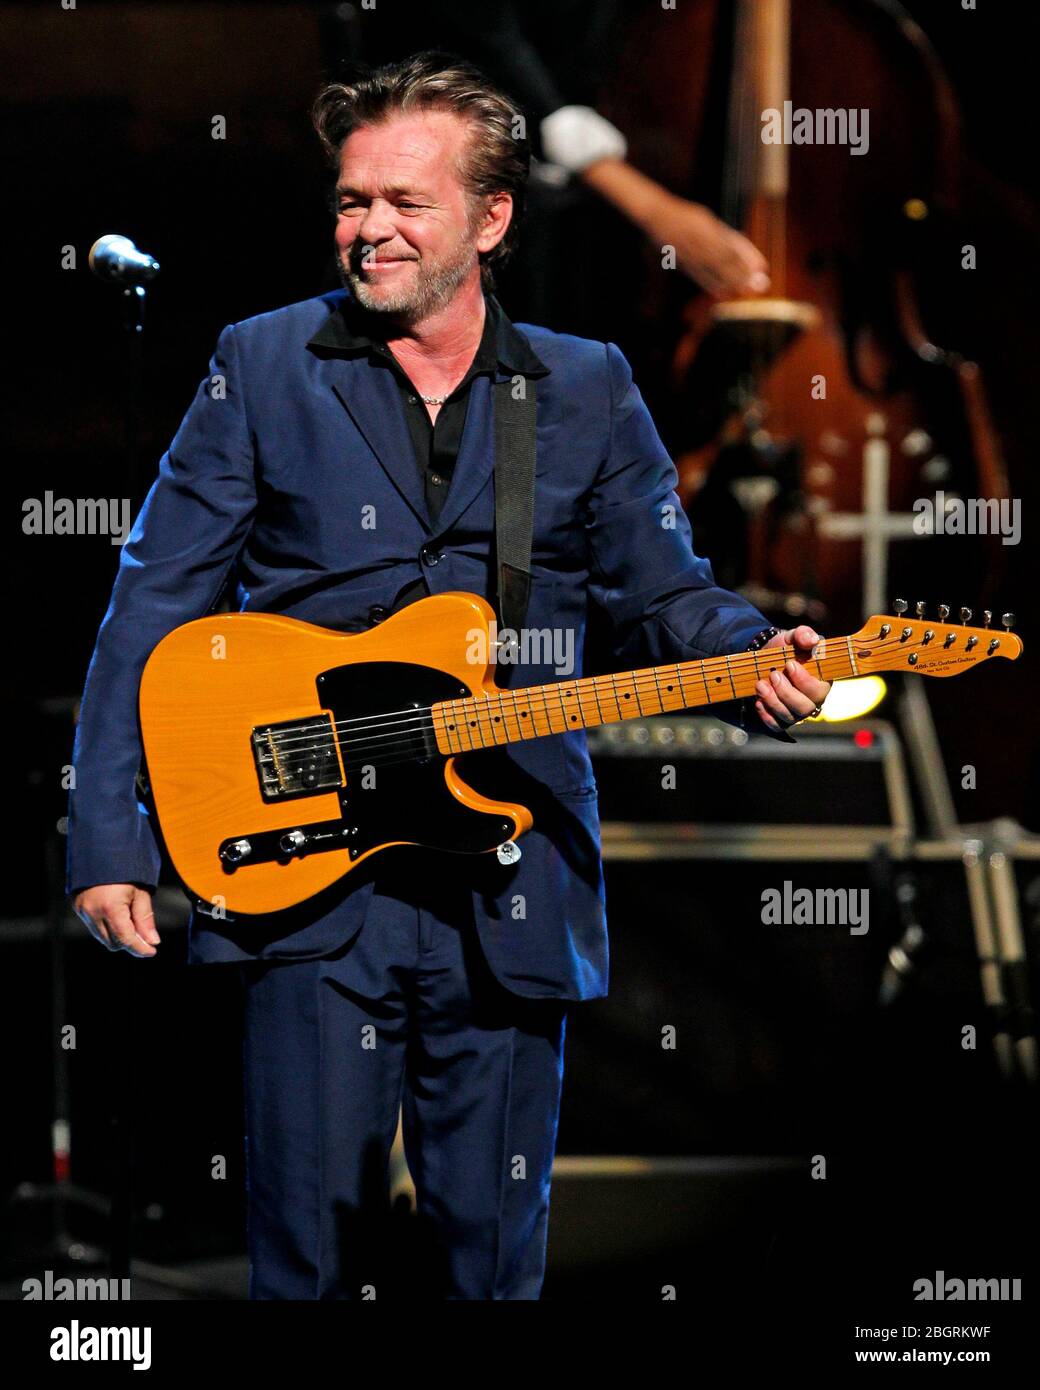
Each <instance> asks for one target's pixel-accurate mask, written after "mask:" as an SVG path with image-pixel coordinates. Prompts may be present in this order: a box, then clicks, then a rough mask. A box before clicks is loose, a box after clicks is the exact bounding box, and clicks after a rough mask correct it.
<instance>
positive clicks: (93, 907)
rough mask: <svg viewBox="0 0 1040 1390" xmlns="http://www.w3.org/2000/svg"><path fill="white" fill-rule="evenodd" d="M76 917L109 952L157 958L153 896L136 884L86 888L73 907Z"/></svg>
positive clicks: (78, 895) (98, 884)
mask: <svg viewBox="0 0 1040 1390" xmlns="http://www.w3.org/2000/svg"><path fill="white" fill-rule="evenodd" d="M72 906H73V908H74V909H75V912H76V916H77V917H79V918H80V919H81V920H82V921H84V922H86V924H87V926H88V927H89V928H90V934H91V936H96V937H97V939H98V940H99V941H100V942H101V944H102V945H103V946H107V947H108V949H109V950H110V951H129V952H130V954H131V955H132V956H154V955H155V948H156V946H158V945H159V933H158V932H157V931H156V929H155V914H154V912H153V911H152V895H151V893H149V892H148V890H147V889H146V888H138V887H137V885H136V884H135V883H97V884H95V885H94V887H93V888H84V889H83V891H82V893H78V894H77V895H76V898H75V900H74V902H73V904H72Z"/></svg>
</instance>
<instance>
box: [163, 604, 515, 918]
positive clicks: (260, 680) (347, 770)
mask: <svg viewBox="0 0 1040 1390" xmlns="http://www.w3.org/2000/svg"><path fill="white" fill-rule="evenodd" d="M493 617H494V614H493V611H492V609H491V608H490V606H489V605H488V604H487V603H486V602H485V601H484V600H483V599H481V598H480V597H479V596H477V595H474V594H461V593H458V594H442V595H438V596H435V597H432V598H428V599H426V600H424V601H423V602H422V603H420V604H413V605H411V606H410V607H408V608H405V609H403V610H402V611H401V612H400V613H397V614H395V615H394V616H393V617H391V618H389V619H388V620H387V621H386V622H384V623H382V624H380V625H379V626H378V627H376V628H373V629H372V630H371V631H369V632H364V633H358V634H344V633H341V632H336V631H333V630H330V629H328V628H319V627H314V626H312V625H311V624H309V623H302V622H299V621H297V620H295V619H293V618H285V617H280V616H278V615H275V614H264V613H230V614H229V613H222V614H218V615H215V616H212V617H208V618H201V619H199V620H198V621H197V622H192V623H188V624H186V625H185V626H183V627H180V628H177V629H176V630H175V631H173V632H171V633H170V634H169V636H167V637H166V638H164V639H163V641H162V642H160V643H159V644H158V646H157V647H156V648H155V651H154V652H153V653H152V656H151V657H150V658H149V661H148V664H147V666H146V667H145V671H144V674H143V676H142V679H141V689H140V714H141V728H142V736H143V740H144V750H145V758H146V762H147V771H148V779H149V782H150V785H151V790H152V796H153V798H154V802H155V809H156V811H157V813H158V816H159V821H160V823H161V826H162V830H163V835H164V838H165V841H166V846H167V849H168V851H169V854H170V858H171V860H172V862H173V865H174V868H175V869H176V870H177V873H178V874H179V875H180V877H181V879H182V880H183V881H184V883H185V885H186V886H187V888H188V889H189V890H190V891H191V892H192V893H193V894H195V895H196V896H197V897H198V898H199V899H201V900H202V901H203V902H205V903H212V904H214V905H219V906H221V907H222V908H225V909H226V910H227V912H228V913H230V914H233V915H237V914H242V913H244V914H255V913H267V912H275V911H278V910H280V909H282V908H285V907H288V906H291V905H292V904H294V903H298V902H301V901H303V900H304V899H306V898H309V897H311V896H313V895H314V894H315V893H318V892H320V891H321V890H322V889H324V888H327V887H328V886H330V885H331V884H333V883H335V882H336V880H338V879H340V878H342V877H343V876H344V875H345V874H347V873H349V872H350V870H351V869H353V868H354V867H356V866H357V865H358V864H360V863H361V862H363V861H364V860H365V859H367V858H369V856H371V855H372V854H375V853H377V852H378V851H379V850H380V849H382V848H385V847H386V846H389V845H395V844H418V845H425V846H429V847H431V848H435V849H441V850H448V851H455V852H459V853H481V852H487V851H491V850H495V849H496V848H497V847H498V846H500V845H502V844H504V843H505V842H506V841H509V840H512V839H514V838H515V837H516V836H517V835H520V834H522V833H523V832H524V831H525V830H528V829H530V827H531V824H532V818H531V815H530V812H529V811H528V810H527V808H526V807H524V806H520V805H516V804H513V803H508V802H496V801H490V800H488V799H487V798H486V797H483V796H481V795H480V794H479V793H478V792H476V791H475V790H474V789H473V788H471V787H469V786H467V784H466V783H465V782H463V781H462V779H461V777H460V776H459V775H458V774H457V772H456V771H455V766H454V763H455V759H454V758H452V757H450V756H446V755H445V754H444V753H443V752H441V751H439V750H438V747H437V743H436V739H435V734H434V730H433V728H432V724H431V720H430V717H429V710H430V706H431V705H432V704H434V703H435V702H438V701H445V700H453V699H457V698H459V697H462V696H470V695H479V694H481V693H482V692H483V691H484V690H493V689H494V688H495V684H494V679H493V675H492V667H491V666H490V664H489V663H488V661H486V660H482V661H480V662H474V661H472V660H471V659H470V656H471V654H472V653H473V651H474V650H475V649H477V650H481V651H482V652H483V653H490V652H491V650H492V649H491V646H490V634H489V631H488V629H489V625H490V623H491V621H492V619H493ZM475 633H483V646H482V648H481V647H480V641H479V639H478V640H477V641H476V642H475V640H474V634H475ZM413 711H414V713H413ZM424 711H425V713H424ZM301 836H302V837H304V838H303V839H301V838H300V837H301Z"/></svg>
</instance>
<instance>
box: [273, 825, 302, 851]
mask: <svg viewBox="0 0 1040 1390" xmlns="http://www.w3.org/2000/svg"><path fill="white" fill-rule="evenodd" d="M306 843H307V836H306V835H305V834H304V833H303V831H302V830H290V831H289V832H288V834H286V835H283V836H282V838H281V839H280V840H279V841H278V847H279V849H280V850H281V851H282V853H283V854H295V853H296V852H297V850H301V849H303V847H304V845H305V844H306Z"/></svg>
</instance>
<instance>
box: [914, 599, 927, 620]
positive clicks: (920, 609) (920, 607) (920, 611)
mask: <svg viewBox="0 0 1040 1390" xmlns="http://www.w3.org/2000/svg"><path fill="white" fill-rule="evenodd" d="M924 610H925V604H924V602H923V600H921V599H918V600H917V602H916V603H915V604H914V612H915V613H916V614H917V616H918V617H919V618H923V617H924Z"/></svg>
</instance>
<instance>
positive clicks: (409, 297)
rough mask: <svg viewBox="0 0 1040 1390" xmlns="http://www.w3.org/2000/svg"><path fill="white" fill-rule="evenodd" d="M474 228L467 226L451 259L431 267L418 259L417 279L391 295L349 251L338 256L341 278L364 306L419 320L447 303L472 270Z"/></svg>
mask: <svg viewBox="0 0 1040 1390" xmlns="http://www.w3.org/2000/svg"><path fill="white" fill-rule="evenodd" d="M473 230H474V229H473V228H472V227H468V228H467V229H466V232H465V233H464V234H463V236H462V237H461V238H460V239H459V243H458V245H457V247H456V248H455V250H454V252H453V253H452V255H451V256H450V258H449V259H447V260H445V261H442V262H441V263H440V264H439V265H436V266H430V265H427V264H425V263H424V262H423V261H422V260H421V259H420V260H417V261H416V263H415V264H416V274H415V278H414V280H413V282H412V284H411V285H410V286H408V287H407V288H402V289H399V290H396V291H391V292H390V293H389V294H387V293H386V292H385V291H383V292H381V291H379V290H378V289H377V288H376V286H374V285H372V284H370V283H369V282H368V281H366V280H365V279H364V278H363V271H362V270H361V269H360V268H355V265H354V263H353V262H352V261H351V256H350V252H349V251H347V252H346V253H340V254H339V255H338V256H337V257H336V264H337V268H338V270H339V276H340V280H341V281H342V282H343V285H344V286H345V288H347V289H349V290H350V291H351V292H352V293H353V295H354V297H355V299H356V300H357V302H358V303H359V304H360V305H361V307H362V308H363V309H370V310H372V311H373V312H375V313H379V314H388V315H392V316H393V317H394V318H395V319H396V320H397V321H398V322H400V323H402V324H404V325H411V324H415V323H419V322H421V320H423V319H424V318H426V317H427V316H428V315H429V314H431V313H433V312H435V311H436V310H437V309H439V308H441V306H442V305H444V304H446V303H447V302H448V301H449V300H450V299H451V298H452V296H453V295H454V294H455V292H456V290H457V289H458V288H459V286H460V285H461V284H462V282H463V280H465V279H466V277H467V275H468V274H469V273H470V269H471V268H472V265H473V244H472V241H471V236H472V232H473ZM377 274H378V272H377Z"/></svg>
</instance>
